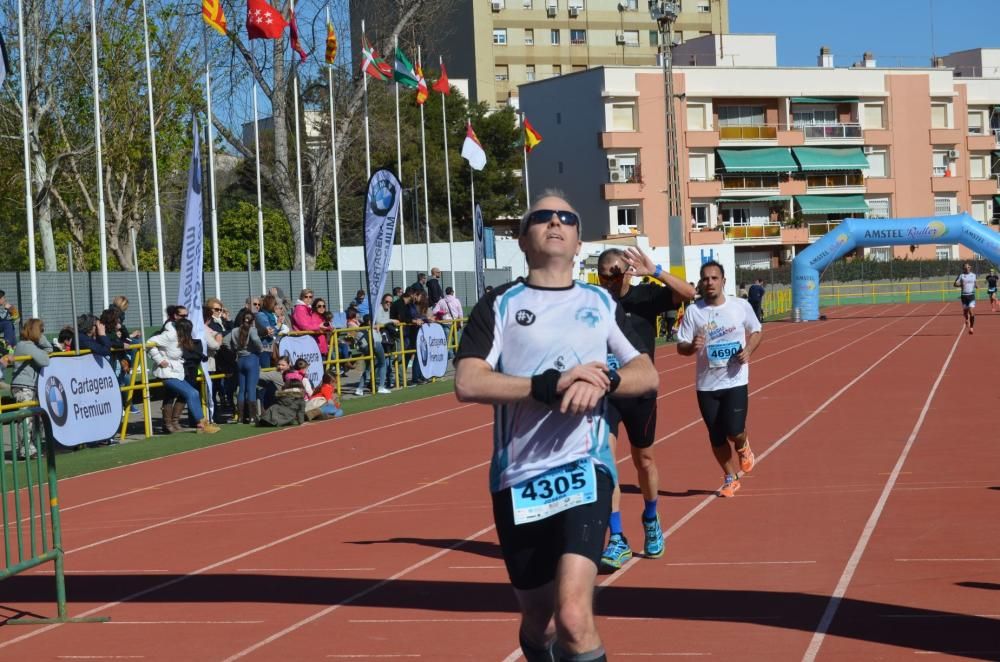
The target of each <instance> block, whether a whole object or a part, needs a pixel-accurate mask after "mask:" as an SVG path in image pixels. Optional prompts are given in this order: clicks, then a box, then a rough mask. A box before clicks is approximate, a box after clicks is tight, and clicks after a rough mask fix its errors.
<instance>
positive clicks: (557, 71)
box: [552, 64, 562, 76]
mask: <svg viewBox="0 0 1000 662" xmlns="http://www.w3.org/2000/svg"><path fill="white" fill-rule="evenodd" d="M552 75H553V76H562V65H561V64H553V65H552Z"/></svg>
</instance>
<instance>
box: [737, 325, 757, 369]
mask: <svg viewBox="0 0 1000 662" xmlns="http://www.w3.org/2000/svg"><path fill="white" fill-rule="evenodd" d="M760 340H761V335H760V331H755V332H754V333H751V334H750V339H749V340H747V346H746V347H744V348H743V351H741V352H740V353H739V354H737V355H736V360H737V361H739V362H740V363H749V362H750V357H751V356H752V355H753V353H754V352H756V351H757V345H759V344H760Z"/></svg>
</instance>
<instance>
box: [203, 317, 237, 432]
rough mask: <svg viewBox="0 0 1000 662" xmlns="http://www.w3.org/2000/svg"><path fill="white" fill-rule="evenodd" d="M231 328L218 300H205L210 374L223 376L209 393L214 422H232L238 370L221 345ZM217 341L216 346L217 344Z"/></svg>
mask: <svg viewBox="0 0 1000 662" xmlns="http://www.w3.org/2000/svg"><path fill="white" fill-rule="evenodd" d="M232 328H233V323H232V322H231V321H229V311H228V310H226V306H225V304H223V303H222V301H221V300H220V299H217V298H215V297H209V298H208V299H206V300H205V329H206V331H207V333H206V336H205V339H206V343H207V345H208V363H209V370H210V372H211V373H212V374H213V375H218V374H223V375H226V376H225V377H223V378H222V379H218V380H215V381H214V382H213V386H214V388H213V389H212V393H213V395H214V397H215V398H216V406H215V411H216V416H215V420H216V421H217V422H222V423H229V422H232V420H233V415H234V414H235V413H236V412H235V405H234V403H233V395H234V394H235V392H236V380H237V378H238V377H237V374H236V372H237V366H236V354H235V353H234V352H233V350H232V349H230V348H229V347H228V346H227V345H226V344H225V343H224V342H223V341H224V339H225V337H226V334H227V333H229V331H230V330H231V329H232ZM216 341H217V343H216Z"/></svg>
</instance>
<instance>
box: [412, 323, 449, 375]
mask: <svg viewBox="0 0 1000 662" xmlns="http://www.w3.org/2000/svg"><path fill="white" fill-rule="evenodd" d="M416 350H417V361H419V362H420V372H421V374H423V376H424V377H443V376H444V373H445V371H446V370H447V369H448V336H447V334H445V331H444V327H443V326H442V325H440V324H424V325H423V326H421V327H420V331H418V332H417V347H416Z"/></svg>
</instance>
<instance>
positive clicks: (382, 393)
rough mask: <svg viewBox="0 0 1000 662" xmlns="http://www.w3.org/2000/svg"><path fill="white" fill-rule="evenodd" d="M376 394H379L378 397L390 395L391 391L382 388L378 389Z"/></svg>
mask: <svg viewBox="0 0 1000 662" xmlns="http://www.w3.org/2000/svg"><path fill="white" fill-rule="evenodd" d="M378 393H379V395H392V391H390V390H389V389H387V388H386V387H384V386H381V387H379V389H378Z"/></svg>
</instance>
